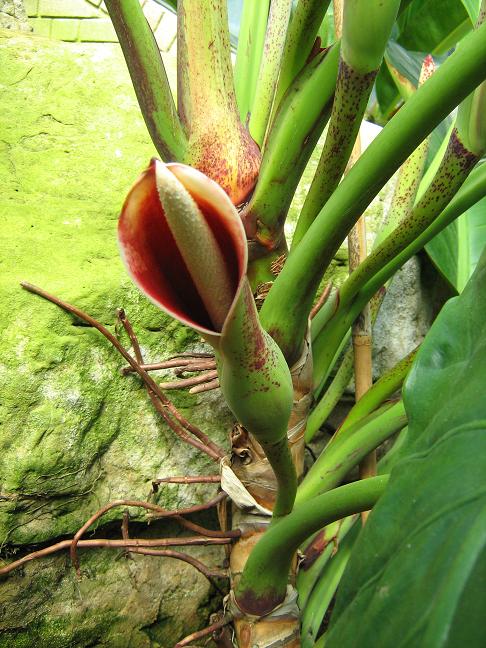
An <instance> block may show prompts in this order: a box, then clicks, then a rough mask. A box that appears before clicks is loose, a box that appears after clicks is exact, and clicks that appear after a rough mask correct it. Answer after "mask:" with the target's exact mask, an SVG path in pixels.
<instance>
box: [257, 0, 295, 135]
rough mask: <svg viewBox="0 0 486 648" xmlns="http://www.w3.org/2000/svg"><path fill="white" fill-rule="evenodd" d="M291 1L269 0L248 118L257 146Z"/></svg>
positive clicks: (264, 126)
mask: <svg viewBox="0 0 486 648" xmlns="http://www.w3.org/2000/svg"><path fill="white" fill-rule="evenodd" d="M291 5H292V0H273V2H272V3H271V4H270V14H269V16H268V25H267V33H266V35H265V43H264V46H263V55H262V60H261V64H260V71H259V73H258V80H257V84H256V89H255V97H254V100H253V104H252V109H251V115H250V122H249V130H250V133H251V136H252V137H253V139H254V140H255V142H256V143H257V144H258V145H259V146H262V144H263V140H264V138H265V133H266V131H267V126H268V120H269V117H270V112H271V110H272V104H273V98H274V94H275V89H276V86H277V80H278V74H279V70H280V61H281V58H282V52H283V49H284V45H285V37H286V35H287V27H288V24H289V18H290V8H291Z"/></svg>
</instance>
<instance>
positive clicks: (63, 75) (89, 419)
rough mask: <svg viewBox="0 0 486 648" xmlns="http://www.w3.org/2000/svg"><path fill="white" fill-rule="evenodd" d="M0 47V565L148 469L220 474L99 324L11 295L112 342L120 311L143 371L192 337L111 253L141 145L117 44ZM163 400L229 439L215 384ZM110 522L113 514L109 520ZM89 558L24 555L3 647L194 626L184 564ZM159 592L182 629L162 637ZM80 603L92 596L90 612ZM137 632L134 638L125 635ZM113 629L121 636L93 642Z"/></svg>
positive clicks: (190, 489) (121, 493) (144, 143)
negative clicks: (31, 288)
mask: <svg viewBox="0 0 486 648" xmlns="http://www.w3.org/2000/svg"><path fill="white" fill-rule="evenodd" d="M0 48H1V58H2V66H1V69H0V84H1V85H2V115H1V117H0V120H1V121H0V179H1V183H2V189H3V190H2V195H1V197H0V222H1V227H2V237H1V247H2V249H1V251H0V258H1V273H0V294H1V299H0V337H1V351H0V393H1V401H0V546H1V547H2V550H3V552H4V555H5V556H9V555H11V553H12V552H25V551H27V550H28V549H29V546H31V545H34V544H38V543H49V542H52V541H54V540H55V539H57V538H59V537H61V536H68V535H69V534H73V533H74V532H75V531H76V530H77V529H78V528H79V527H80V526H81V525H82V524H83V523H84V521H85V520H86V519H87V518H89V517H90V516H91V515H92V513H93V512H94V511H96V510H97V509H98V508H99V507H100V506H102V505H104V504H105V503H107V502H109V501H112V500H114V499H120V498H130V499H146V498H147V495H148V493H149V491H150V484H151V480H152V479H153V478H155V477H162V476H167V475H181V474H198V473H207V472H211V473H214V472H215V471H217V468H216V467H215V466H214V465H212V462H211V460H210V459H209V458H208V457H206V456H204V455H201V454H200V453H199V452H198V451H197V450H195V449H193V448H192V447H188V446H185V445H183V444H182V443H181V442H180V441H179V440H178V439H176V438H174V435H173V433H172V432H171V431H170V430H169V429H168V427H167V426H166V425H165V424H164V423H163V422H161V420H160V418H159V417H158V416H157V415H156V414H155V412H154V411H153V409H152V407H151V404H150V401H149V399H148V397H147V395H146V392H145V390H144V388H143V387H142V385H141V384H140V381H139V380H138V379H137V378H136V377H133V376H129V377H122V376H121V374H120V369H121V367H122V366H123V364H124V362H123V359H122V358H121V357H120V356H119V355H118V354H117V352H116V351H115V350H114V349H113V348H112V347H111V346H110V344H109V343H108V342H107V341H106V340H105V339H104V338H103V337H102V336H101V335H100V334H99V333H98V332H97V331H96V330H94V329H92V328H90V327H86V326H84V325H82V323H81V322H80V321H79V320H77V319H76V318H73V317H72V316H71V315H69V314H67V313H65V312H63V311H62V310H60V309H59V308H57V307H56V306H54V305H53V304H51V303H49V302H47V301H45V300H42V299H40V298H39V297H37V296H35V295H32V294H30V293H28V292H26V291H25V290H22V289H21V287H20V281H22V280H27V281H29V282H31V283H34V284H37V285H39V286H41V287H43V288H44V289H46V290H48V291H49V292H51V293H54V294H55V295H57V296H58V297H60V298H62V299H64V300H66V301H68V302H71V303H73V304H75V305H77V306H78V307H79V308H81V309H83V310H85V311H86V312H88V313H89V314H91V315H92V316H93V317H95V318H96V319H98V320H99V321H100V322H102V323H103V324H105V325H106V326H107V327H108V328H109V329H110V330H111V331H112V332H114V331H115V314H116V309H117V307H124V308H125V310H126V312H127V315H128V317H130V318H131V320H132V323H133V325H134V328H135V330H136V332H137V334H138V335H139V339H140V343H141V346H142V350H143V353H144V357H145V359H146V361H148V362H150V361H155V360H157V359H162V358H164V357H167V356H169V355H172V354H174V353H179V352H181V351H186V350H187V349H188V348H200V340H199V338H198V336H196V335H195V334H193V333H192V332H190V331H189V330H188V329H185V328H184V327H182V326H180V325H178V324H177V323H176V322H174V321H173V320H171V319H169V318H168V317H167V316H165V315H164V314H163V313H161V312H160V311H159V310H158V309H156V308H155V307H154V306H152V305H151V304H150V303H149V302H148V301H147V300H146V299H145V298H144V297H143V296H142V295H141V294H140V293H139V292H138V291H137V290H136V289H135V288H134V287H133V285H132V283H131V281H130V279H129V278H128V277H127V274H126V272H125V269H124V268H123V266H122V264H121V262H120V260H119V254H118V249H117V243H116V225H117V217H118V213H119V210H120V207H121V204H122V201H123V199H124V196H125V195H126V193H127V191H128V189H129V187H130V185H131V184H132V182H133V181H134V180H135V179H136V178H137V176H138V174H139V172H140V171H141V170H142V169H143V168H144V167H145V166H146V164H147V162H148V161H149V159H150V157H151V156H152V155H154V154H155V151H154V148H153V145H152V144H151V142H150V139H149V137H148V134H147V131H146V128H145V124H144V122H143V119H142V117H141V115H140V112H139V109H138V105H137V102H136V98H135V95H134V92H133V89H132V87H131V84H130V79H129V76H128V73H127V71H126V67H125V63H124V60H123V58H122V56H121V53H120V51H119V48H118V46H116V45H102V46H93V45H80V44H76V45H68V44H63V43H57V42H54V41H48V40H44V39H41V38H38V37H33V36H30V35H24V34H20V33H18V34H14V33H12V32H1V37H0ZM123 339H124V342H125V344H126V346H129V342H128V340H126V339H125V338H123ZM161 377H162V376H161V375H160V374H159V378H161ZM174 401H175V403H176V405H177V406H178V407H179V408H180V410H181V412H182V413H183V414H184V415H185V416H186V417H187V418H189V419H191V420H192V421H193V422H194V423H196V424H198V425H200V426H201V427H202V428H203V429H204V430H205V431H206V432H207V433H208V434H209V435H210V436H211V437H212V438H214V440H215V441H216V442H218V443H220V444H222V445H224V444H225V443H226V438H227V435H228V430H229V429H230V427H231V424H232V417H231V416H230V414H229V412H228V410H227V408H226V406H225V404H224V402H223V401H222V399H221V396H220V394H219V393H218V392H212V393H209V394H203V395H200V396H191V395H189V394H187V393H184V392H177V393H175V394H174ZM214 492H215V488H214V486H211V487H209V486H204V485H200V486H198V485H196V486H168V487H166V488H162V489H160V492H159V494H158V502H159V503H160V504H161V505H162V506H165V507H167V508H174V507H177V506H187V505H190V504H196V503H200V502H201V501H203V500H205V499H207V498H209V497H210V496H211V495H212V494H213V493H214ZM131 513H132V514H133V517H134V518H135V519H141V518H142V517H143V516H142V515H141V514H140V513H139V512H137V511H136V510H135V509H132V510H131ZM121 515H122V511H121V510H120V509H114V510H113V511H112V512H111V513H110V516H107V518H108V520H110V519H111V520H114V519H120V517H121ZM137 516H138V517H137ZM117 526H118V525H117ZM161 533H162V532H161ZM162 535H165V534H164V533H162ZM95 553H96V555H94V554H90V556H89V557H87V558H85V559H83V562H84V560H86V561H87V562H86V564H87V565H88V567H89V569H90V570H91V573H92V578H91V579H90V580H89V583H87V582H85V581H84V580H83V581H82V583H81V584H76V581H75V579H74V576H73V574H72V573H71V572H70V571H69V572H68V573H66V570H67V569H68V565H67V564H66V559H65V557H56V558H49V559H45V560H43V561H38V562H35V563H31V564H30V565H29V566H28V568H26V570H25V575H22V573H19V574H18V575H14V576H11V577H9V578H8V579H7V580H5V581H4V582H2V583H0V600H1V601H2V603H1V605H0V608H1V609H0V646H7V645H8V646H9V647H10V646H24V645H25V646H31V645H35V646H50V647H53V646H61V645H62V646H88V645H89V646H94V645H100V646H101V645H103V646H104V645H106V646H131V647H137V646H164V645H167V646H170V645H171V643H172V640H174V641H175V640H177V638H178V637H179V636H180V635H179V631H180V632H182V631H187V632H189V631H191V630H194V628H195V627H197V626H198V625H199V626H200V624H201V623H205V622H206V621H207V605H208V593H209V592H210V591H212V590H210V587H209V585H208V584H207V583H206V582H205V581H204V579H203V578H202V577H201V576H199V575H197V574H196V575H194V574H193V572H192V571H191V570H192V568H189V567H187V566H186V565H183V564H182V563H179V562H177V563H175V562H174V563H169V562H168V561H167V560H164V561H163V562H160V564H159V563H158V562H157V560H158V559H156V558H145V557H141V556H136V557H135V560H134V562H133V564H134V565H136V568H134V569H135V571H136V572H137V574H138V575H137V576H136V577H132V576H130V573H129V572H130V569H131V567H130V565H132V563H130V564H128V563H126V564H125V562H124V561H123V560H122V561H120V562H119V563H115V566H113V564H114V563H113V556H111V557H109V556H108V554H106V556H105V554H104V553H103V551H99V552H95ZM218 555H219V558H220V559H221V558H222V556H221V555H220V554H218ZM213 558H214V555H213ZM134 578H135V581H136V580H137V579H139V581H137V582H138V584H135V585H134V582H135V581H134ZM184 579H185V580H186V582H183V581H184ZM194 579H196V580H198V583H199V584H198V586H197V587H196V586H195V585H194V583H193V582H192V581H193V580H194ZM200 581H202V582H200ZM115 582H116V586H115ZM166 582H167V583H169V585H170V587H169V590H170V591H172V594H171V597H172V599H173V601H172V603H171V605H172V608H173V610H178V612H177V614H180V622H178V623H179V625H178V626H177V625H175V626H174V625H173V627H172V631H164V632H165V634H164V632H162V630H160V628H162V625H163V623H162V621H160V623H159V621H158V619H159V620H160V619H164V618H166V617H167V618H169V617H170V616H171V615H170V614H169V612H168V611H167V610H165V608H164V606H165V602H164V601H165V598H164V597H165V596H166V595H167V596H168V594H167V592H168V591H169V590H167V588H166V586H165V584H164V583H166ZM142 589H143V591H144V592H145V594H143V595H142V593H141V592H142ZM187 590H189V591H187ZM83 591H84V594H82V595H81V594H80V593H82V592H83ZM150 592H151V594H150ZM177 592H178V593H177ZM164 593H165V594H164ZM80 596H81V599H82V600H85V601H92V600H93V601H95V600H98V601H99V602H101V601H104V603H103V605H101V603H100V607H99V610H98V612H96V614H95V607H94V603H91V602H87V603H86V604H84V603H83V604H82V605H81V606H80V605H79V597H80ZM150 596H152V597H153V601H154V606H155V607H154V606H152V607H154V609H155V608H157V610H156V612H154V610H153V609H152V608H150V610H149V608H148V607H147V604H146V603H147V600H148V599H150ZM177 597H179V598H178V599H177ZM105 599H106V601H105ZM127 600H130V601H131V605H132V606H133V610H135V611H136V614H135V613H134V612H133V610H130V611H129V612H127V611H126V606H127ZM174 601H176V603H174ZM83 606H84V607H83ZM144 608H146V611H144ZM164 610H165V611H164ZM27 611H28V613H27ZM132 612H133V613H132ZM93 615H94V616H93ZM124 615H125V617H126V618H124V620H123V623H121V622H120V620H119V619H120V618H121V617H124ZM88 617H89V618H88ZM13 619H17V621H12V620H13ZM161 623H162V625H160V624H161ZM164 623H166V622H164ZM144 624H145V625H147V624H148V625H151V628H152V629H151V630H150V632H149V633H148V634H147V633H146V632H142V633H141V634H140V632H139V630H137V628H140V627H141V626H143V625H144ZM159 625H160V628H159ZM166 625H167V624H166ZM152 626H153V627H152ZM114 628H118V630H117V632H120V637H123V640H122V639H121V638H120V640H115V639H110V640H109V641H107V642H106V641H105V640H104V639H103V638H102V635H103V636H108V635H109V636H111V635H110V632H115V630H114ZM158 628H159V629H158ZM109 629H110V630H109ZM159 630H160V632H159ZM132 631H133V633H134V634H133V639H129V637H130V632H132ZM167 632H169V635H170V633H171V632H172V636H171V637H170V638H167ZM1 633H3V634H1ZM161 633H162V634H161ZM149 635H150V636H151V637H152V638H150V636H149ZM159 635H160V636H165V639H164V640H162V639H160V640H159V639H157V637H158V636H159ZM113 636H114V635H113ZM127 637H128V638H127ZM142 639H143V640H142ZM164 641H167V642H168V643H164ZM2 642H3V643H2ZM5 642H6V643H5ZM29 642H30V643H29Z"/></svg>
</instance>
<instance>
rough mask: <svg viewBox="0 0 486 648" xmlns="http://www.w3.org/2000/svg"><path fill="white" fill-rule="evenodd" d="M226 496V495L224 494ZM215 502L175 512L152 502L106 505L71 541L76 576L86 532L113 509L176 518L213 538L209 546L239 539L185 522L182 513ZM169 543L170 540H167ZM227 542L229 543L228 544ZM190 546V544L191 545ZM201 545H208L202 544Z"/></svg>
mask: <svg viewBox="0 0 486 648" xmlns="http://www.w3.org/2000/svg"><path fill="white" fill-rule="evenodd" d="M224 495H226V493H224ZM213 501H214V498H213V500H210V502H209V503H208V504H206V505H204V504H199V505H197V506H196V507H192V508H190V509H183V510H182V511H180V510H175V511H167V510H166V509H164V508H162V507H161V506H158V505H157V504H151V503H150V502H142V501H139V500H116V501H114V502H110V503H109V504H106V505H105V506H103V507H101V508H100V509H99V510H98V511H96V513H93V515H92V516H91V517H90V518H89V519H88V520H87V521H86V522H85V523H84V524H83V526H82V527H81V528H80V529H79V530H78V531H77V532H76V534H75V535H74V537H73V539H72V540H71V541H70V549H69V552H70V555H71V561H72V563H73V566H74V568H75V570H76V574H77V575H78V577H80V576H81V571H80V566H79V558H78V554H77V548H78V546H79V544H80V541H81V538H82V537H83V535H84V534H85V533H86V531H87V530H88V529H89V527H90V526H92V525H93V524H94V523H95V522H96V521H97V520H99V519H100V518H101V517H102V516H103V515H105V514H106V513H107V512H108V511H110V510H111V509H113V508H116V507H119V506H133V507H137V508H144V509H146V510H148V511H155V512H157V517H174V518H176V521H177V522H178V523H179V524H181V525H182V526H184V527H185V528H186V529H189V530H191V531H195V532H196V533H199V534H200V535H201V537H204V536H206V537H207V538H208V539H209V538H211V539H212V540H209V541H208V543H207V544H227V543H228V542H231V540H232V538H234V537H238V534H237V535H236V536H235V535H228V534H227V533H226V534H222V533H221V532H219V531H212V530H211V529H205V528H204V527H201V526H199V525H198V524H195V523H194V522H190V521H189V520H185V519H184V518H183V517H182V515H181V513H192V512H194V510H203V509H201V507H202V506H208V505H209V506H208V508H210V507H211V506H212V505H213V504H212V502H213ZM218 501H219V500H218ZM123 531H124V533H125V535H126V536H128V525H127V524H126V525H125V527H124V528H123V527H122V532H123ZM124 540H126V541H127V542H131V541H129V540H128V538H124ZM167 541H169V539H167ZM213 541H214V542H213ZM222 541H223V542H222ZM226 541H227V542H226ZM171 544H173V545H174V544H181V545H184V544H188V543H187V542H185V541H184V539H181V542H178V541H177V542H176V541H174V542H172V543H171ZM189 544H190V543H189ZM195 544H200V543H198V542H195ZM201 544H206V543H204V542H202V543H201ZM126 546H131V545H126Z"/></svg>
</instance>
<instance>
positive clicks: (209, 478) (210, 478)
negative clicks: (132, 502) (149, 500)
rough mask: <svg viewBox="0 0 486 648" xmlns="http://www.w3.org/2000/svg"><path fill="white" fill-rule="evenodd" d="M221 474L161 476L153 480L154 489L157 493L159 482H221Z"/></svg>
mask: <svg viewBox="0 0 486 648" xmlns="http://www.w3.org/2000/svg"><path fill="white" fill-rule="evenodd" d="M220 482H221V475H195V476H189V475H183V476H181V477H161V478H160V479H153V480H152V490H153V492H154V493H156V492H157V491H158V490H159V484H219V483H220Z"/></svg>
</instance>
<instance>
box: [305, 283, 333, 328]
mask: <svg viewBox="0 0 486 648" xmlns="http://www.w3.org/2000/svg"><path fill="white" fill-rule="evenodd" d="M332 288H333V284H332V281H330V282H329V283H328V284H327V285H326V287H325V288H324V290H323V291H322V294H321V295H320V297H319V299H318V300H317V301H316V303H315V304H314V306H313V307H312V310H311V312H310V315H309V317H310V319H314V317H315V316H316V315H317V313H318V312H319V311H320V310H321V308H322V307H323V306H324V304H325V303H326V302H327V300H328V299H329V295H330V294H331V291H332Z"/></svg>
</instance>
